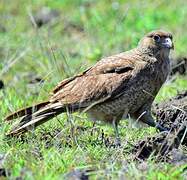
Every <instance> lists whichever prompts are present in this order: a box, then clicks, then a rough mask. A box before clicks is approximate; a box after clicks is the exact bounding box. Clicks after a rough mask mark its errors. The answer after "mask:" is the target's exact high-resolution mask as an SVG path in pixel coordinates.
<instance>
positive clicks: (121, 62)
mask: <svg viewBox="0 0 187 180" xmlns="http://www.w3.org/2000/svg"><path fill="white" fill-rule="evenodd" d="M172 49H174V43H173V37H172V34H171V33H170V32H167V31H164V30H154V31H151V32H149V33H148V34H146V35H144V36H143V38H141V39H140V41H139V42H138V44H137V47H135V48H133V49H131V50H129V51H125V52H121V53H119V54H115V55H112V56H109V57H105V58H102V59H101V60H100V61H98V62H97V63H96V64H95V65H93V66H91V67H90V68H88V69H87V70H85V71H84V72H83V73H80V74H77V75H75V76H73V77H70V78H67V79H64V80H63V81H61V82H60V83H59V84H58V85H57V86H56V87H55V88H54V89H53V91H52V93H51V95H50V97H49V98H48V100H47V101H44V102H40V103H38V104H35V105H32V106H30V107H26V108H23V109H21V110H18V111H16V112H14V113H12V114H9V115H8V116H7V117H6V118H5V120H6V121H10V120H13V119H16V118H21V119H20V122H19V123H18V125H17V126H15V127H14V128H12V129H11V130H10V131H9V132H8V133H7V135H8V136H19V135H21V134H23V133H24V132H27V131H29V130H33V129H35V127H37V126H39V125H41V124H43V123H44V122H46V121H48V120H49V119H52V118H54V117H56V116H57V115H59V114H61V113H65V112H67V111H68V112H69V113H74V112H77V111H78V112H81V113H87V114H88V117H89V118H90V119H92V120H94V121H102V122H105V123H108V124H111V125H112V126H113V127H114V130H115V136H116V141H117V142H118V144H120V138H119V131H118V124H119V122H120V120H121V119H125V118H127V117H129V116H130V117H131V118H132V119H134V120H137V121H140V122H143V123H145V124H147V125H149V126H152V127H155V128H157V129H158V130H160V131H165V130H166V129H165V128H164V127H162V126H161V125H159V124H158V123H156V121H155V120H154V118H153V116H152V114H151V105H152V103H153V101H154V99H155V97H156V95H157V93H158V92H159V90H160V88H161V87H162V85H163V84H164V82H165V81H166V79H167V76H168V74H169V72H170V58H169V54H170V50H172Z"/></svg>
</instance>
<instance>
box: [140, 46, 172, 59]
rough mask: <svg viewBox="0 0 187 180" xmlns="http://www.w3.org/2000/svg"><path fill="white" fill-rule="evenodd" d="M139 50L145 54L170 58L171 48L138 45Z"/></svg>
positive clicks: (159, 57)
mask: <svg viewBox="0 0 187 180" xmlns="http://www.w3.org/2000/svg"><path fill="white" fill-rule="evenodd" d="M137 50H138V51H139V52H140V53H142V54H145V55H149V56H153V57H156V59H160V60H161V59H162V60H163V59H168V58H169V53H170V49H158V48H151V47H142V46H141V47H139V46H138V47H137Z"/></svg>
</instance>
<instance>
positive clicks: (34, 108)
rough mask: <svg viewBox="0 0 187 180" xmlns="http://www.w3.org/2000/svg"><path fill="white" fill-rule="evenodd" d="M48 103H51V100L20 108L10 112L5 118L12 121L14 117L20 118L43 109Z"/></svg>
mask: <svg viewBox="0 0 187 180" xmlns="http://www.w3.org/2000/svg"><path fill="white" fill-rule="evenodd" d="M47 104H49V101H45V102H41V103H39V104H36V105H34V106H30V107H26V108H23V109H20V110H18V111H16V112H14V113H12V114H9V115H8V116H7V117H6V118H5V121H10V120H12V119H16V118H20V117H22V116H26V115H31V114H33V113H34V112H36V111H38V110H39V109H41V108H42V107H45V106H46V105H47Z"/></svg>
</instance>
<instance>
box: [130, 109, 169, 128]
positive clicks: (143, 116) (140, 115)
mask: <svg viewBox="0 0 187 180" xmlns="http://www.w3.org/2000/svg"><path fill="white" fill-rule="evenodd" d="M133 116H134V117H135V118H136V119H137V120H140V121H142V122H143V123H145V124H147V125H149V126H152V127H155V128H157V129H158V130H159V131H169V130H168V129H167V128H164V127H162V126H161V125H160V124H158V123H156V122H155V120H154V118H153V117H152V115H151V108H150V107H149V106H143V107H142V108H141V109H140V110H139V111H137V112H136V113H134V114H133Z"/></svg>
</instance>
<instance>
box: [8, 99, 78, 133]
mask: <svg viewBox="0 0 187 180" xmlns="http://www.w3.org/2000/svg"><path fill="white" fill-rule="evenodd" d="M67 108H68V109H69V107H68V106H67V105H62V104H61V103H60V102H56V103H50V102H43V103H40V104H37V105H35V106H32V107H28V108H25V109H22V110H20V111H17V112H15V113H13V114H11V115H9V116H7V117H6V120H11V119H14V118H18V117H22V118H21V121H20V122H19V124H18V125H17V126H16V127H14V128H13V129H12V130H11V131H10V132H9V133H8V134H7V136H18V135H20V134H22V133H24V132H27V131H29V130H32V129H34V128H35V127H37V126H39V125H41V124H43V123H45V122H46V121H48V120H49V119H51V118H53V117H55V116H57V115H59V114H60V113H63V112H66V111H67ZM71 109H74V110H75V109H76V108H75V107H73V108H72V106H71Z"/></svg>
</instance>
